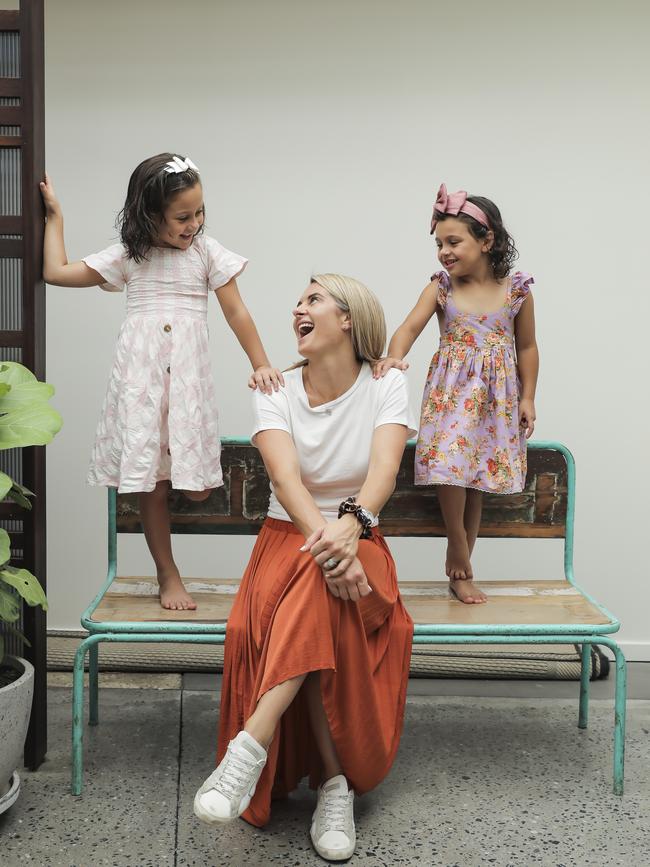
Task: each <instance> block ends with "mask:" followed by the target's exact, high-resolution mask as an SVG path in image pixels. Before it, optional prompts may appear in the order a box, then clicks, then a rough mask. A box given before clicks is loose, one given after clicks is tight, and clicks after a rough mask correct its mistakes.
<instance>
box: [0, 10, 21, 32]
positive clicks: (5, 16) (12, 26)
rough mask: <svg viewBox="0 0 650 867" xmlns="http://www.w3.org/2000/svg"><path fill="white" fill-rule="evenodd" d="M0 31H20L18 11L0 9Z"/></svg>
mask: <svg viewBox="0 0 650 867" xmlns="http://www.w3.org/2000/svg"><path fill="white" fill-rule="evenodd" d="M0 30H3V31H5V32H10V31H12V30H13V31H15V30H20V11H19V10H17V9H0Z"/></svg>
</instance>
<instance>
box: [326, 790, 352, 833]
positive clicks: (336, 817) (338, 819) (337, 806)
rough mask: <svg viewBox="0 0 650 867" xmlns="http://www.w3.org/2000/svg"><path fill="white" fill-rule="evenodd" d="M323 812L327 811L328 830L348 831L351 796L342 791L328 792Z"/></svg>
mask: <svg viewBox="0 0 650 867" xmlns="http://www.w3.org/2000/svg"><path fill="white" fill-rule="evenodd" d="M324 801H325V803H324V805H323V812H324V813H325V828H326V830H327V831H345V832H346V833H347V830H348V828H347V822H346V821H345V814H346V812H347V807H348V802H349V798H348V795H343V794H341V793H337V794H326V795H325V798H324Z"/></svg>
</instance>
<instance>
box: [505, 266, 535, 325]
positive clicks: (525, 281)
mask: <svg viewBox="0 0 650 867" xmlns="http://www.w3.org/2000/svg"><path fill="white" fill-rule="evenodd" d="M534 282H535V280H534V278H533V275H532V274H527V273H526V272H525V271H516V272H515V273H514V274H513V275H512V284H511V287H510V312H511V313H512V316H513V317H514V316H516V315H517V313H519V310H520V309H521V305H522V304H523V303H524V301H525V300H526V298H527V297H528V293H529V292H530V287H531V284H532V283H534Z"/></svg>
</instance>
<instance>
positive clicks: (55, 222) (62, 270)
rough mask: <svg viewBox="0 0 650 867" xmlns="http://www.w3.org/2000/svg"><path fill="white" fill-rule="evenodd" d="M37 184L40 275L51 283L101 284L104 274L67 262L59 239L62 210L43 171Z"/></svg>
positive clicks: (83, 285) (61, 227) (70, 284)
mask: <svg viewBox="0 0 650 867" xmlns="http://www.w3.org/2000/svg"><path fill="white" fill-rule="evenodd" d="M39 187H40V190H41V195H42V196H43V203H44V205H45V215H46V217H47V222H46V223H45V240H44V242H43V279H44V280H45V282H46V283H50V284H51V285H53V286H72V287H77V288H86V287H88V286H101V284H102V283H104V282H105V281H104V278H103V277H102V276H101V274H99V273H98V272H97V271H95V270H94V269H93V268H89V267H88V265H86V263H85V262H68V257H67V255H66V252H65V243H64V240H63V211H62V210H61V204H60V203H59V200H58V199H57V197H56V193H55V192H54V186H53V185H52V181H51V179H50V178H49V176H48V175H47V174H46V175H45V180H43V181H41V183H40V184H39Z"/></svg>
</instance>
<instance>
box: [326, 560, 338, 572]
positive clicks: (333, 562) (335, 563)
mask: <svg viewBox="0 0 650 867" xmlns="http://www.w3.org/2000/svg"><path fill="white" fill-rule="evenodd" d="M338 565H339V561H338V560H335V559H334V557H330V558H329V560H326V561H325V562H324V563H323V568H324V569H325V571H326V572H330V571H331V570H332V569H336V567H337V566H338Z"/></svg>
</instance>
